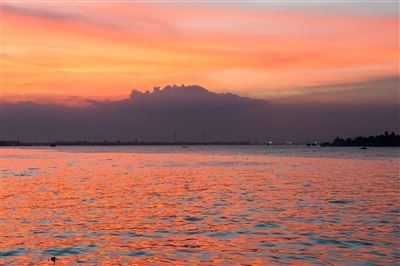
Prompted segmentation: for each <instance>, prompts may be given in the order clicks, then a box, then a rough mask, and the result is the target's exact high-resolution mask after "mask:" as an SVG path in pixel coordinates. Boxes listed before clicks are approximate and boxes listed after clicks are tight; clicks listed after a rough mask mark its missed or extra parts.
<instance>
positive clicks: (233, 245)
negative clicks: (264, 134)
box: [0, 146, 400, 265]
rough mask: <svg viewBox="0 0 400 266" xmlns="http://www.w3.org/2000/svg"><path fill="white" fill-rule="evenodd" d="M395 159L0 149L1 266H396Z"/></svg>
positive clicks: (379, 152)
mask: <svg viewBox="0 0 400 266" xmlns="http://www.w3.org/2000/svg"><path fill="white" fill-rule="evenodd" d="M399 152H400V149H395V148H371V149H367V150H360V149H358V148H316V147H313V148H310V147H309V148H307V147H294V146H290V147H268V146H241V147H239V146H237V147H223V146H221V147H211V146H203V147H200V146H199V147H189V148H187V149H183V148H181V147H65V148H64V147H56V148H42V149H40V148H19V149H11V148H5V149H2V167H1V171H2V173H1V179H0V181H1V188H2V189H1V194H0V196H1V218H2V223H1V250H2V251H1V254H2V257H1V263H3V265H52V264H53V263H51V262H50V261H49V260H48V259H49V258H50V257H52V256H56V257H57V258H59V261H57V263H56V265H80V264H83V265H135V264H137V265H160V264H169V265H198V264H204V265H223V264H236V265H237V264H243V265H281V264H292V265H399V263H400V262H399V260H400V251H399V248H400V247H399V245H400V243H399V241H400V240H399V232H400V227H399V209H400V200H399V198H400V197H399V196H400V190H399V189H400V188H399V186H400V177H399Z"/></svg>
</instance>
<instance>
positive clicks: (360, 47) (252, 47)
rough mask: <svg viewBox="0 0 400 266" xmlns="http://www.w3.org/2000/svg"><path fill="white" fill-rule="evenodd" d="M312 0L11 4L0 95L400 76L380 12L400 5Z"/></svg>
mask: <svg viewBox="0 0 400 266" xmlns="http://www.w3.org/2000/svg"><path fill="white" fill-rule="evenodd" d="M307 4H308V6H306V5H307ZM293 5H294V4H293ZM304 5H305V7H304V6H298V7H297V6H289V7H288V6H283V7H282V6H279V5H278V4H274V3H264V4H260V3H258V4H257V3H248V4H244V3H241V4H240V3H239V4H234V3H231V4H227V3H220V4H207V3H202V4H200V3H181V2H170V3H151V4H144V3H138V2H124V3H122V2H120V3H113V4H112V3H110V2H108V3H107V2H79V1H75V2H71V1H70V2H62V1H59V2H49V1H47V2H39V1H37V2H34V1H4V2H3V3H2V23H3V24H2V40H1V41H2V57H1V60H2V69H3V84H2V89H3V90H2V91H3V100H5V101H15V100H34V101H50V102H51V101H55V102H57V101H60V99H67V98H68V99H76V98H71V97H78V98H91V99H116V98H126V97H127V96H128V95H129V93H130V91H131V90H132V89H133V88H134V89H139V90H149V89H152V87H154V86H165V85H167V84H174V83H175V84H199V85H202V86H204V87H206V88H208V89H210V90H212V91H216V92H233V93H236V94H239V95H244V96H251V97H257V98H265V99H274V98H278V97H281V96H282V95H288V96H290V95H298V94H302V93H307V90H308V89H309V88H310V87H315V86H324V85H329V84H336V83H340V84H343V83H352V82H360V81H363V80H368V79H374V78H381V77H387V76H395V75H398V73H399V69H398V66H399V43H398V40H399V33H398V29H399V18H398V15H397V14H396V13H395V14H394V15H393V14H387V12H384V11H382V10H385V8H386V9H388V10H389V9H392V8H396V6H398V4H396V3H395V2H393V3H389V4H388V3H386V4H385V3H383V4H382V5H386V6H378V7H379V8H375V7H371V6H367V4H363V3H358V4H357V5H352V6H351V8H346V7H344V8H341V7H340V6H333V7H334V8H336V9H334V8H332V10H333V11H332V12H327V10H330V8H318V7H314V6H312V4H310V3H305V4H304ZM338 5H340V4H338ZM376 5H378V4H376ZM338 7H340V8H338ZM382 7H383V8H382ZM335 10H336V11H335ZM343 10H346V12H344V11H343ZM368 10H370V11H371V12H359V11H368ZM375 10H377V11H376V12H375ZM378 11H379V12H378ZM374 12H375V13H374ZM327 88H329V86H327ZM332 97H334V96H332Z"/></svg>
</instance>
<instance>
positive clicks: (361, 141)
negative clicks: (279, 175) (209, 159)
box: [0, 131, 400, 147]
mask: <svg viewBox="0 0 400 266" xmlns="http://www.w3.org/2000/svg"><path fill="white" fill-rule="evenodd" d="M189 145H190V146H202V145H205V146H206V145H265V146H269V145H286V146H290V145H306V146H319V147H400V135H397V134H395V133H394V132H392V133H391V134H389V133H388V132H387V131H385V133H384V134H382V135H378V136H369V137H361V136H358V137H355V138H353V139H351V138H347V139H342V138H340V137H336V138H335V139H334V140H333V141H332V142H322V143H317V142H316V141H314V142H312V143H310V142H308V143H300V142H299V143H293V142H278V143H273V142H272V141H258V142H255V141H253V142H251V141H210V142H195V141H171V142H168V141H139V140H134V141H121V140H117V141H109V140H103V141H88V140H78V141H53V142H21V141H19V140H0V146H2V147H30V146H50V147H56V146H183V147H185V146H189Z"/></svg>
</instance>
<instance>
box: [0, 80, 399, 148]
mask: <svg viewBox="0 0 400 266" xmlns="http://www.w3.org/2000/svg"><path fill="white" fill-rule="evenodd" d="M2 119H3V121H2V125H3V130H2V136H1V139H3V140H4V139H8V140H10V139H16V138H19V139H20V140H22V141H55V140H84V139H86V140H104V139H106V140H125V141H126V140H135V139H138V140H141V141H171V140H172V138H173V132H174V131H176V139H177V140H178V141H202V140H203V138H204V135H206V140H207V141H217V140H220V141H241V140H249V141H256V140H274V141H286V140H292V141H298V142H305V141H310V140H332V139H333V138H334V137H335V136H338V135H339V136H345V137H348V136H351V137H352V136H358V135H370V134H380V133H382V132H383V131H385V130H389V131H392V130H393V131H395V132H398V121H399V114H398V105H397V101H394V103H393V104H388V103H385V104H366V103H363V104H337V103H336V104H334V103H329V104H327V103H313V104H307V103H295V102H291V103H278V102H268V101H265V100H257V99H250V98H244V97H239V96H236V95H233V94H217V93H213V92H210V91H208V90H206V89H204V88H202V87H199V86H184V87H182V86H179V87H178V86H167V87H165V88H163V89H154V91H153V92H147V93H141V92H138V91H133V92H132V94H131V96H130V97H129V98H128V99H125V100H120V101H110V102H96V101H90V105H89V106H87V107H84V108H72V107H66V106H59V105H46V104H35V103H30V102H20V103H4V104H3V114H2Z"/></svg>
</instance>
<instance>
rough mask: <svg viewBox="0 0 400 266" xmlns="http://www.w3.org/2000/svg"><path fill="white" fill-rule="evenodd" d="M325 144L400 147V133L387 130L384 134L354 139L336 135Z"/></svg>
mask: <svg viewBox="0 0 400 266" xmlns="http://www.w3.org/2000/svg"><path fill="white" fill-rule="evenodd" d="M326 144H327V145H325V146H345V147H350V146H370V147H400V135H396V134H395V133H394V132H392V133H390V134H389V132H387V131H385V133H384V134H382V135H378V136H369V137H361V136H359V137H355V138H353V139H351V138H347V139H342V138H340V137H336V138H335V139H334V140H333V142H332V143H326Z"/></svg>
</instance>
